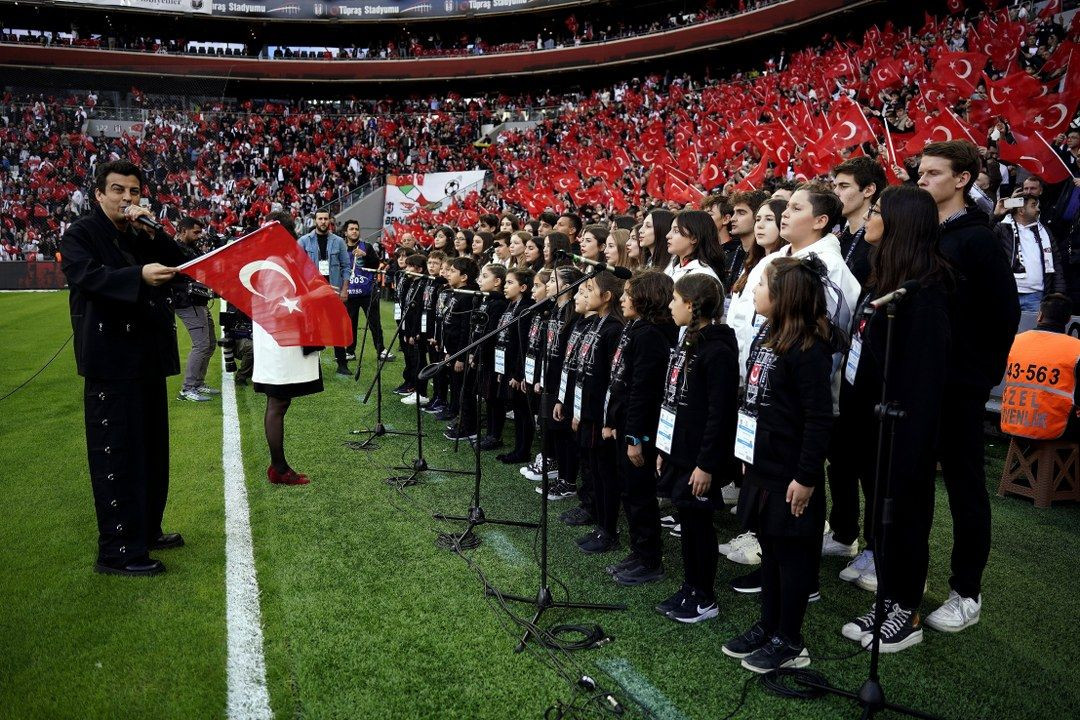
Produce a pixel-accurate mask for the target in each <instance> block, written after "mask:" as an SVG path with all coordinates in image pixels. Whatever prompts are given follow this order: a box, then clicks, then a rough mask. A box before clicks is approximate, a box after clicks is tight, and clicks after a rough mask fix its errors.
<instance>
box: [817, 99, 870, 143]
mask: <svg viewBox="0 0 1080 720" xmlns="http://www.w3.org/2000/svg"><path fill="white" fill-rule="evenodd" d="M874 140H876V137H875V135H874V129H873V128H872V127H870V123H869V122H868V121H867V120H866V115H864V114H863V111H862V107H861V106H860V105H858V104H855V103H853V104H852V105H851V107H850V108H848V109H847V112H845V113H844V114H843V115H842V116H841V117H840V120H839V121H838V122H837V123H836V124H834V125H833V127H832V128H831V129H830V130H829V133H828V134H827V135H826V136H825V140H824V144H825V146H826V147H830V148H833V149H835V150H842V149H844V148H849V147H851V146H852V145H861V144H862V143H864V142H871V141H874Z"/></svg>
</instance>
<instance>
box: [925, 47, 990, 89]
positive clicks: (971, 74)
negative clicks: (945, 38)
mask: <svg viewBox="0 0 1080 720" xmlns="http://www.w3.org/2000/svg"><path fill="white" fill-rule="evenodd" d="M985 67H986V56H985V55H983V54H982V53H963V52H958V53H942V54H941V57H939V58H938V60H937V62H936V63H934V69H933V71H932V72H931V73H930V80H931V81H932V82H933V83H934V84H935V85H937V86H938V87H954V88H957V89H959V90H961V91H963V92H967V93H971V92H974V91H975V85H976V84H977V83H978V82H979V80H980V79H981V78H982V71H983V68H985Z"/></svg>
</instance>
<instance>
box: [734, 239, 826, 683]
mask: <svg viewBox="0 0 1080 720" xmlns="http://www.w3.org/2000/svg"><path fill="white" fill-rule="evenodd" d="M825 275H826V270H825V266H824V264H823V263H822V262H821V261H820V260H818V259H817V258H816V257H814V256H811V257H810V258H808V259H802V260H798V259H795V258H780V259H778V260H774V261H773V262H772V264H771V265H769V267H768V268H766V270H765V273H764V274H763V275H762V280H761V282H760V283H759V285H758V286H757V287H756V288H755V289H754V308H755V310H756V311H757V312H758V313H760V314H761V315H763V316H764V317H765V318H766V326H765V328H764V329H763V330H762V332H761V334H760V335H759V336H758V339H757V340H756V341H755V342H754V345H753V346H752V347H751V349H750V357H749V359H748V361H747V367H748V370H747V377H746V396H745V398H744V400H743V403H742V406H741V408H740V410H739V417H738V431H737V435H736V442H735V455H736V457H738V458H739V459H740V460H742V461H743V462H745V463H746V476H745V478H744V479H743V486H742V491H741V493H740V495H739V506H738V514H739V519H740V521H741V522H742V524H743V527H744V528H745V529H747V530H750V531H753V532H755V533H757V537H758V541H759V542H760V543H761V619H760V620H759V621H758V622H757V623H755V624H754V625H753V626H752V627H751V628H750V629H749V630H747V631H746V632H744V633H743V634H742V635H739V636H738V637H735V638H732V639H731V640H729V641H728V642H726V643H725V644H724V647H723V651H724V653H725V654H726V655H728V656H730V657H735V658H742V666H743V667H744V668H746V669H748V670H751V671H753V672H758V673H765V672H770V671H772V670H777V669H779V668H786V667H795V668H799V667H805V666H807V665H809V664H810V656H809V653H808V652H807V650H806V647H805V644H804V642H803V637H802V623H803V617H804V616H805V614H806V606H807V603H808V601H809V600H808V598H809V595H810V593H811V592H812V591H813V590H815V589H816V587H817V582H818V567H819V565H820V562H821V536H822V532H823V531H824V529H825V492H824V488H821V491H820V492H815V490H817V489H818V488H819V487H821V485H822V480H823V479H824V475H825V455H826V453H827V451H828V447H829V433H830V431H831V429H832V423H833V415H832V390H831V383H830V378H831V375H832V354H833V346H832V330H831V326H830V324H829V319H828V311H827V302H826V297H825V286H824V283H823V280H822V278H823V277H825Z"/></svg>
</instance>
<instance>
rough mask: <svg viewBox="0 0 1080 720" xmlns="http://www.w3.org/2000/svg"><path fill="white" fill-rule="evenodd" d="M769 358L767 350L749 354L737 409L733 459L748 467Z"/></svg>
mask: <svg viewBox="0 0 1080 720" xmlns="http://www.w3.org/2000/svg"><path fill="white" fill-rule="evenodd" d="M759 337H760V336H759ZM759 348H760V346H759ZM755 349H758V348H755ZM771 357H772V351H771V350H769V349H767V348H760V350H759V351H758V352H751V354H750V370H749V372H747V374H746V398H745V400H744V401H743V405H742V407H740V408H739V414H738V418H737V420H736V424H735V457H736V458H738V459H739V460H742V461H743V462H744V463H747V464H748V465H753V464H754V446H755V444H756V443H757V412H756V408H757V404H758V400H759V397H760V393H761V392H762V386H761V382H762V379H763V377H765V376H766V375H768V366H769V363H768V360H769V359H770V358H771ZM763 360H764V361H765V362H763Z"/></svg>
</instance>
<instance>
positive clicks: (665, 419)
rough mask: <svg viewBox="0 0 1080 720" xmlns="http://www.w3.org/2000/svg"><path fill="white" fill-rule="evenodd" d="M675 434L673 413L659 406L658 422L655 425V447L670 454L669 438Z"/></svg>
mask: <svg viewBox="0 0 1080 720" xmlns="http://www.w3.org/2000/svg"><path fill="white" fill-rule="evenodd" d="M674 436H675V413H673V412H672V411H671V410H668V409H667V408H660V423H659V424H658V425H657V426H656V449H657V450H659V451H660V452H662V453H667V454H669V455H670V454H671V439H672V438H673V437H674Z"/></svg>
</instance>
